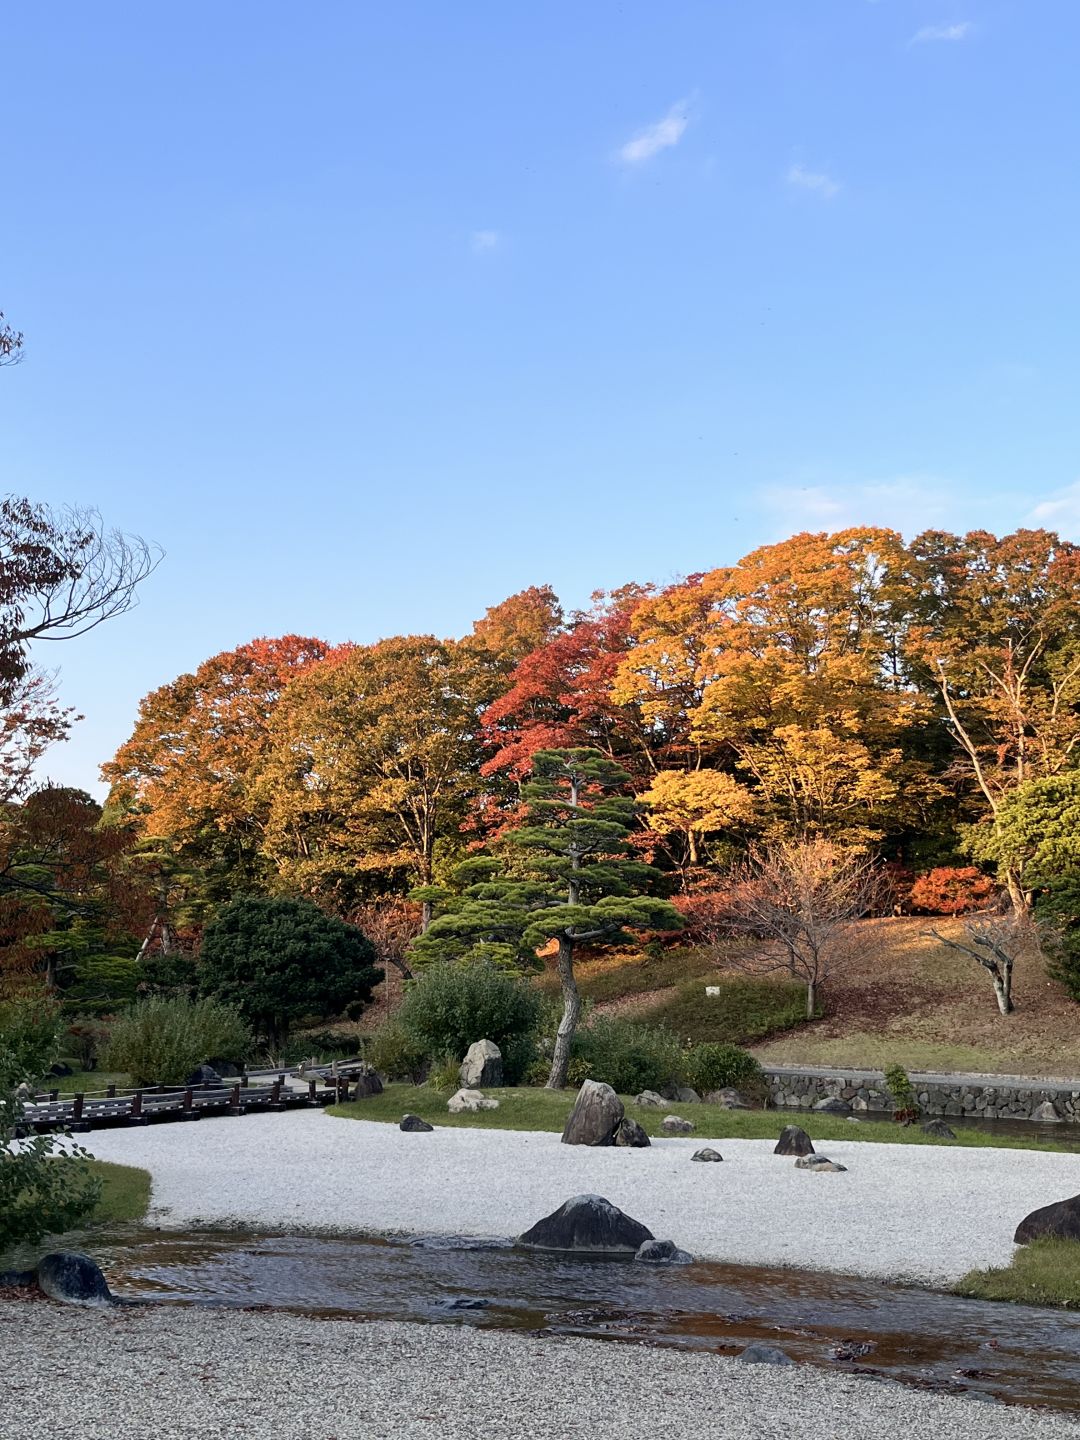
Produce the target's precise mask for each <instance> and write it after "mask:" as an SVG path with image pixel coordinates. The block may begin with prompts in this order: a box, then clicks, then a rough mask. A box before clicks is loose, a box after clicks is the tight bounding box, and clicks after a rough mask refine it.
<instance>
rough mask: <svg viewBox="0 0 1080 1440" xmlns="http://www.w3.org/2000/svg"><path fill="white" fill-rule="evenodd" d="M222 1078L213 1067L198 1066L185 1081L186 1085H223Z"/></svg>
mask: <svg viewBox="0 0 1080 1440" xmlns="http://www.w3.org/2000/svg"><path fill="white" fill-rule="evenodd" d="M222 1083H223V1081H222V1078H221V1076H220V1075H219V1074H218V1072H217V1071H216V1070H215V1069H214V1067H213V1066H212V1065H207V1064H205V1063H204V1064H202V1065H196V1066H195V1069H194V1070H192V1072H191V1074H190V1075H189V1076H188V1077H187V1079H186V1080H185V1081H184V1084H185V1085H221V1084H222Z"/></svg>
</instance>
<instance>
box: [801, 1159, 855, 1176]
mask: <svg viewBox="0 0 1080 1440" xmlns="http://www.w3.org/2000/svg"><path fill="white" fill-rule="evenodd" d="M795 1169H796V1170H820V1171H822V1172H828V1171H834V1172H836V1173H839V1172H840V1171H843V1170H846V1169H847V1166H846V1165H841V1164H840V1163H839V1162H838V1161H836V1160H830V1159H829V1157H828V1156H827V1155H800V1156H799V1158H798V1159H797V1160H796V1161H795Z"/></svg>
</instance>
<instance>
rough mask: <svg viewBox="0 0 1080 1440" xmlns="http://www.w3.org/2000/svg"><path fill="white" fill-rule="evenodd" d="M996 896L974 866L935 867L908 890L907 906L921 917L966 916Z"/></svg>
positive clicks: (987, 878) (992, 886)
mask: <svg viewBox="0 0 1080 1440" xmlns="http://www.w3.org/2000/svg"><path fill="white" fill-rule="evenodd" d="M997 893H998V886H997V885H995V883H994V881H993V880H991V878H990V876H989V875H984V874H983V872H982V871H981V870H977V869H976V868H975V866H974V865H939V866H938V867H937V868H936V869H934V870H927V871H926V873H925V874H923V875H920V876H919V877H918V879H917V880H916V881H915V883H914V885H912V887H911V905H912V908H913V909H914V910H916V911H920V912H921V913H922V914H924V915H967V914H969V913H970V912H971V911H972V910H979V909H981V908H982V907H983V906H984V905H986V904H988V903H989V902H990V901H991V900H992V899H993V898H994V896H995V895H996V894H997Z"/></svg>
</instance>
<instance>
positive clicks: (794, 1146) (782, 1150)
mask: <svg viewBox="0 0 1080 1440" xmlns="http://www.w3.org/2000/svg"><path fill="white" fill-rule="evenodd" d="M813 1153H814V1142H813V1141H812V1140H811V1139H810V1136H809V1135H808V1134H807V1133H806V1131H805V1130H804V1129H802V1127H801V1126H799V1125H785V1126H784V1128H783V1130H781V1131H780V1139H779V1140H777V1142H776V1148H775V1149H774V1150H773V1154H774V1155H813Z"/></svg>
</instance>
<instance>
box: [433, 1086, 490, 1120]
mask: <svg viewBox="0 0 1080 1440" xmlns="http://www.w3.org/2000/svg"><path fill="white" fill-rule="evenodd" d="M446 1108H447V1110H449V1111H450V1114H451V1115H462V1114H474V1113H475V1112H476V1111H477V1110H497V1109H498V1108H499V1102H498V1100H493V1099H492V1098H491V1097H490V1096H488V1095H481V1093H480V1091H479V1090H459V1091H458V1092H457V1094H456V1095H451V1096H450V1099H449V1100H448V1101H447V1102H446Z"/></svg>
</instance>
